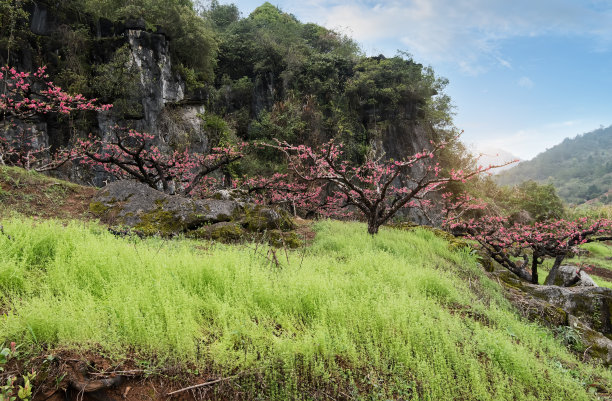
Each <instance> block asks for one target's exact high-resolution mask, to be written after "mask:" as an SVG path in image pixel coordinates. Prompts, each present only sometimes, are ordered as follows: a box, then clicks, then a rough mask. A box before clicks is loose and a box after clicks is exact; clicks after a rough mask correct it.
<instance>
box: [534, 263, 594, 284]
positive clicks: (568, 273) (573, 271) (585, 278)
mask: <svg viewBox="0 0 612 401" xmlns="http://www.w3.org/2000/svg"><path fill="white" fill-rule="evenodd" d="M544 285H557V286H560V287H571V286H574V285H576V286H580V287H598V285H597V284H596V283H595V281H593V279H592V278H591V276H589V275H588V274H587V273H586V272H585V271H583V270H580V269H577V268H576V266H559V267H558V268H557V269H552V270H551V271H550V273H548V276H547V277H546V280H545V281H544Z"/></svg>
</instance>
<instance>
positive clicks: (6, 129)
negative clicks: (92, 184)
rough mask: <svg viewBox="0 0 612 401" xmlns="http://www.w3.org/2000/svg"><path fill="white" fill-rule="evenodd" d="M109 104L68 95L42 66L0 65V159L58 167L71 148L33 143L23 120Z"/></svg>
mask: <svg viewBox="0 0 612 401" xmlns="http://www.w3.org/2000/svg"><path fill="white" fill-rule="evenodd" d="M110 107H111V106H110V105H97V104H96V99H86V98H85V97H84V96H83V95H80V94H77V95H71V94H68V93H66V92H64V91H63V90H62V88H60V87H59V86H56V85H55V84H53V82H51V81H50V80H49V76H48V75H47V74H46V71H45V67H41V68H39V69H38V70H37V71H36V72H34V73H30V72H20V71H17V70H16V69H15V68H12V67H8V66H4V67H0V163H2V164H9V165H16V166H20V167H23V168H26V169H33V170H36V171H48V170H52V169H55V168H58V167H60V166H61V165H63V164H65V163H66V162H68V161H69V160H70V159H71V158H72V157H73V156H74V151H73V150H67V149H57V150H55V152H53V154H51V149H50V148H49V147H46V146H40V145H39V144H37V143H35V135H34V134H35V133H34V132H33V131H32V129H31V128H30V127H27V126H24V123H25V124H27V123H31V122H34V118H35V117H37V116H40V115H46V114H59V115H64V116H67V115H70V114H72V113H75V112H79V111H88V110H89V111H105V110H108V109H109V108H110Z"/></svg>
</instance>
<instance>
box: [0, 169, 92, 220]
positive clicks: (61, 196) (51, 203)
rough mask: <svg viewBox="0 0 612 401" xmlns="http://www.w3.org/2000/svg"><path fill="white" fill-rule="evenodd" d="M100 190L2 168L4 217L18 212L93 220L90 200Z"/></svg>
mask: <svg viewBox="0 0 612 401" xmlns="http://www.w3.org/2000/svg"><path fill="white" fill-rule="evenodd" d="M96 191H97V188H93V187H86V186H81V185H76V184H71V183H69V182H66V181H62V180H59V179H55V178H52V177H49V176H45V175H43V174H39V173H35V172H30V171H26V170H23V169H19V168H16V167H1V168H0V209H1V210H0V216H2V215H5V216H6V215H10V214H11V213H14V212H17V213H20V214H24V215H27V216H32V217H35V218H36V217H40V218H46V219H50V218H53V219H80V220H90V219H92V218H93V216H92V215H91V214H90V212H89V202H90V201H91V198H92V197H93V195H94V194H95V193H96Z"/></svg>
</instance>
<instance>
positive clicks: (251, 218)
mask: <svg viewBox="0 0 612 401" xmlns="http://www.w3.org/2000/svg"><path fill="white" fill-rule="evenodd" d="M240 223H241V224H242V226H243V227H245V228H246V229H247V230H249V231H253V232H262V231H266V230H283V231H287V230H293V229H294V228H295V223H294V222H293V219H291V216H290V215H289V213H287V212H286V211H284V210H281V209H271V208H268V207H265V206H261V205H247V206H245V207H244V214H243V215H242V216H240Z"/></svg>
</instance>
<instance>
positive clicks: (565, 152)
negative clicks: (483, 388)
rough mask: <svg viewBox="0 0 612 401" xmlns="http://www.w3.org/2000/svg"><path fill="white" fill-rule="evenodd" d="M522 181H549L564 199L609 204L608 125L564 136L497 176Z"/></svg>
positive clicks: (505, 181) (611, 153) (611, 139)
mask: <svg viewBox="0 0 612 401" xmlns="http://www.w3.org/2000/svg"><path fill="white" fill-rule="evenodd" d="M526 180H535V181H538V182H543V183H546V182H550V183H552V184H553V185H554V186H555V188H557V192H558V194H559V196H561V197H562V198H563V199H564V200H565V201H566V202H570V203H574V204H580V203H584V202H587V201H593V200H598V201H601V202H603V203H605V204H610V203H612V193H611V190H612V127H607V128H600V129H598V130H595V131H593V132H589V133H586V134H583V135H578V136H576V137H575V138H573V139H569V138H566V139H565V140H564V141H563V142H562V143H560V144H559V145H556V146H554V147H552V148H550V149H548V150H546V151H545V152H543V153H540V154H539V155H538V156H536V157H535V158H534V159H533V160H529V161H524V162H521V163H520V164H519V165H517V166H516V167H514V168H512V169H510V170H508V171H504V172H502V173H500V174H499V175H498V176H497V182H498V183H499V184H502V185H513V184H518V183H521V182H523V181H526Z"/></svg>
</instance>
